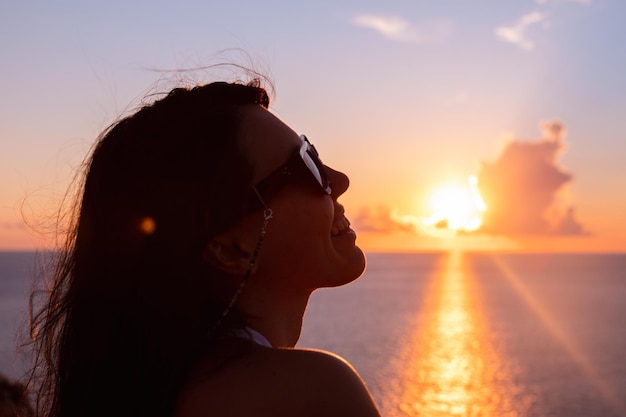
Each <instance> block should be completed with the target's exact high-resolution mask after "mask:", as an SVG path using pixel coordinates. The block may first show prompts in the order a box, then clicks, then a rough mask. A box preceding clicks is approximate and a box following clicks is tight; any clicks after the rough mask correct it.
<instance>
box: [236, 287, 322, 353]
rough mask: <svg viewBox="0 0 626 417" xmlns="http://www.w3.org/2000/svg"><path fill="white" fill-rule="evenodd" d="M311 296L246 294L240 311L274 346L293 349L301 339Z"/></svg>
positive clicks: (306, 294)
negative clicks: (303, 321) (305, 313)
mask: <svg viewBox="0 0 626 417" xmlns="http://www.w3.org/2000/svg"><path fill="white" fill-rule="evenodd" d="M310 296H311V293H310V292H309V293H305V294H301V295H299V296H294V295H293V294H292V295H290V296H287V297H286V296H285V295H284V294H276V293H270V292H259V291H256V292H254V293H246V291H245V290H244V293H243V294H242V296H241V297H240V300H239V302H238V303H237V304H238V309H239V310H240V311H241V312H242V313H243V314H244V316H245V319H246V323H247V325H248V326H249V327H251V328H252V329H254V330H256V331H258V332H259V333H261V334H262V335H263V336H264V337H265V338H266V339H267V340H268V341H269V342H270V343H271V344H272V346H273V347H294V346H295V344H296V343H297V342H298V339H299V338H300V332H301V330H302V320H303V317H304V312H305V310H306V307H307V304H308V302H309V297H310Z"/></svg>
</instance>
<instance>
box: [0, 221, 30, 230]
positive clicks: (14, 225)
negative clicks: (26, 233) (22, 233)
mask: <svg viewBox="0 0 626 417" xmlns="http://www.w3.org/2000/svg"><path fill="white" fill-rule="evenodd" d="M0 229H3V230H6V231H12V230H26V225H25V224H24V223H23V222H2V223H0Z"/></svg>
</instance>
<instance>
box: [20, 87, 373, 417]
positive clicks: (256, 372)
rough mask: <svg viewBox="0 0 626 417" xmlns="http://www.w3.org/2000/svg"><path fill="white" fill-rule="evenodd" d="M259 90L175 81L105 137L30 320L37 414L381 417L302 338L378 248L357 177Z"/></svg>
mask: <svg viewBox="0 0 626 417" xmlns="http://www.w3.org/2000/svg"><path fill="white" fill-rule="evenodd" d="M259 84H260V83H259V82H258V81H254V82H252V83H250V84H248V85H241V84H228V83H213V84H209V85H204V86H198V87H195V88H193V89H174V90H173V91H171V92H170V93H169V94H168V95H167V96H166V97H165V98H163V99H161V100H159V101H157V102H155V103H154V104H152V105H149V106H146V107H144V108H142V109H141V110H139V111H138V112H137V113H136V114H134V115H132V116H130V117H128V118H125V119H123V120H121V121H119V122H118V123H116V124H115V125H113V126H112V127H111V128H110V129H109V130H108V131H106V132H105V133H104V134H103V136H102V137H101V139H100V140H99V142H98V143H97V145H96V147H95V150H94V151H93V154H92V156H91V159H90V161H89V163H88V165H87V167H86V170H85V171H86V175H85V179H84V185H83V188H82V190H81V201H80V204H79V207H78V210H79V211H78V215H77V216H76V221H75V225H74V227H73V229H72V230H73V233H72V234H71V235H70V238H69V239H68V243H67V246H66V249H65V251H64V253H63V254H62V256H61V258H60V261H59V262H58V267H57V269H56V271H55V276H54V283H53V287H52V291H51V293H50V296H49V299H48V301H47V303H46V304H45V306H44V307H43V308H42V309H41V310H40V311H39V313H38V315H36V316H35V320H34V327H33V329H32V330H33V335H34V337H35V343H36V345H37V348H38V359H37V362H38V364H39V365H43V369H44V370H45V371H44V374H43V379H42V384H41V390H40V393H39V394H40V397H39V400H40V401H39V409H40V414H41V415H43V416H46V417H61V416H62V417H70V416H87V415H89V416H112V415H115V416H126V415H128V416H131V415H132V416H177V417H195V416H251V415H254V416H305V415H315V416H319V415H324V416H335V415H336V416H352V415H354V416H377V415H379V414H378V411H377V410H376V407H375V405H374V404H373V402H372V400H371V397H370V395H369V393H368V391H367V389H366V388H365V386H364V384H363V382H362V381H361V379H360V378H359V377H358V375H357V374H356V373H355V371H354V370H353V369H352V368H351V367H350V366H349V365H348V364H347V363H346V362H344V361H343V360H341V359H340V358H338V357H336V356H333V355H331V354H327V353H322V352H317V351H310V350H298V349H293V346H294V345H295V344H296V342H297V340H298V338H299V335H300V330H301V326H302V317H303V314H304V311H305V309H306V305H307V302H308V299H309V296H310V295H311V293H312V291H314V290H315V289H317V288H321V287H332V286H338V285H342V284H346V283H348V282H351V281H353V280H354V279H356V278H358V277H359V276H360V275H361V273H362V272H363V270H364V268H365V258H364V256H363V253H362V252H361V250H360V249H359V248H358V247H357V246H356V245H355V238H356V236H355V234H354V232H353V231H352V230H351V229H350V228H349V222H348V220H347V219H346V218H345V216H344V210H343V207H342V206H341V205H340V204H339V203H338V202H337V198H338V197H339V196H340V195H341V194H343V193H344V192H345V191H346V189H347V188H348V178H347V177H346V176H345V175H344V174H343V173H341V172H338V171H335V170H333V169H331V168H329V167H327V166H325V165H323V164H322V163H321V162H320V161H319V158H318V156H317V152H316V151H315V148H313V146H312V145H310V144H309V143H308V140H307V139H306V138H305V137H304V136H298V134H296V133H295V132H294V131H293V130H291V129H290V128H289V127H288V126H286V125H285V124H284V123H283V122H281V121H280V120H279V119H277V118H276V117H275V116H274V115H272V113H270V112H269V111H268V110H267V109H268V106H269V99H268V95H267V93H266V92H265V90H264V89H263V88H261V87H260V85H259Z"/></svg>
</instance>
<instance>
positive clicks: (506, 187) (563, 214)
mask: <svg viewBox="0 0 626 417" xmlns="http://www.w3.org/2000/svg"><path fill="white" fill-rule="evenodd" d="M541 129H542V132H543V138H541V139H539V140H537V141H521V140H513V141H511V142H510V143H509V144H508V145H507V146H506V147H505V148H504V150H503V151H502V153H501V154H500V155H499V157H498V158H497V159H496V160H495V161H494V162H483V163H482V166H481V168H480V171H479V173H478V180H479V187H480V189H481V193H482V196H483V199H484V201H485V203H486V205H487V211H486V212H485V213H484V217H483V226H482V227H481V231H484V232H490V233H498V234H560V235H584V234H587V232H586V231H585V230H584V227H583V225H582V224H581V223H579V222H578V220H576V218H575V209H574V208H573V207H566V208H563V207H562V201H561V200H560V197H561V194H562V192H563V191H564V189H565V186H566V185H567V184H569V183H570V182H571V181H572V175H571V174H570V173H569V172H567V171H565V170H564V169H563V168H561V167H560V166H559V164H558V158H559V156H560V155H561V154H562V153H563V151H564V150H565V140H564V137H565V133H566V130H565V126H564V125H563V124H562V123H560V122H558V121H550V122H546V123H543V124H542V125H541ZM560 205H561V206H560Z"/></svg>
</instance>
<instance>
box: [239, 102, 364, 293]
mask: <svg viewBox="0 0 626 417" xmlns="http://www.w3.org/2000/svg"><path fill="white" fill-rule="evenodd" d="M244 114H245V117H244V120H245V121H244V123H243V126H242V130H241V137H240V146H241V148H242V150H243V152H244V154H245V155H246V157H247V158H248V159H249V160H250V161H251V163H252V167H253V172H254V174H253V183H254V184H256V183H258V182H259V181H260V180H262V179H263V178H265V177H266V176H267V175H268V174H270V173H271V172H273V171H274V170H276V169H277V168H278V167H280V166H281V165H283V164H284V163H285V162H286V161H287V159H288V158H289V156H290V155H291V154H292V153H293V151H294V150H295V149H299V148H300V146H301V145H302V139H301V138H300V137H299V135H298V134H297V133H296V132H294V131H293V130H292V129H290V128H289V127H288V126H287V125H285V124H284V123H283V122H281V121H280V120H279V119H278V118H276V117H275V116H274V115H273V114H272V113H270V112H269V111H267V110H265V109H263V108H262V107H259V106H250V107H247V108H246V109H245V110H244ZM311 140H312V142H313V143H314V142H315V140H314V138H311ZM321 157H322V158H323V155H321ZM326 174H327V176H328V179H329V181H330V182H331V188H332V193H331V194H330V195H328V194H324V193H323V192H322V191H321V190H318V189H315V188H314V187H312V186H309V185H306V184H305V183H303V182H300V181H290V182H288V183H287V185H285V186H284V187H283V188H281V190H280V191H279V192H278V193H277V194H276V195H275V196H274V197H273V198H272V199H271V200H270V201H269V202H268V203H267V206H268V207H269V208H270V209H271V210H272V212H273V217H272V219H271V220H270V221H269V223H268V225H267V235H266V237H265V240H264V242H263V246H262V247H261V251H260V253H259V257H258V261H257V265H258V269H257V274H256V275H257V277H255V279H254V280H253V281H256V282H257V283H259V281H261V280H262V281H263V282H264V283H265V284H267V285H271V286H275V287H276V288H277V289H281V290H290V289H291V290H314V289H316V288H321V287H332V286H337V285H343V284H346V283H348V282H351V281H353V280H354V279H356V278H358V277H359V276H360V275H361V274H362V273H363V270H364V269H365V256H364V255H363V252H362V251H361V250H360V249H359V248H358V247H357V246H356V244H355V241H356V234H355V233H354V231H353V230H352V229H350V228H349V227H348V225H349V222H348V220H347V219H346V217H345V216H344V208H343V206H342V205H341V204H339V203H338V202H337V198H338V197H339V196H340V195H341V194H343V193H344V192H345V191H346V189H347V188H348V184H349V181H348V177H347V176H346V175H345V174H343V173H341V172H339V171H335V170H333V169H331V168H329V167H326ZM250 220H251V219H248V220H247V221H246V223H249V224H252V225H256V227H255V226H252V227H248V228H247V229H248V233H250V234H251V237H253V240H254V241H255V243H256V238H257V237H258V233H259V231H260V226H261V223H262V221H261V215H260V214H259V213H256V215H254V216H252V221H251V222H250ZM250 241H252V240H250Z"/></svg>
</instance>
